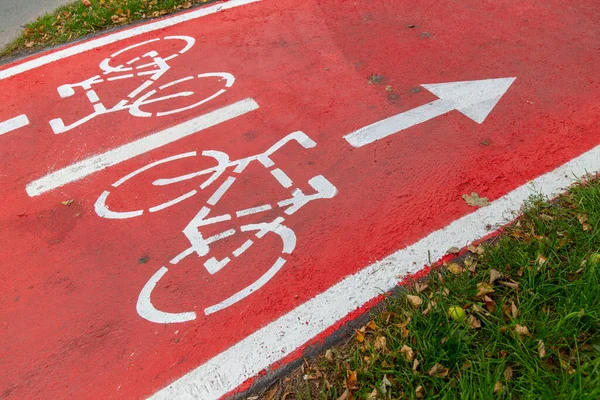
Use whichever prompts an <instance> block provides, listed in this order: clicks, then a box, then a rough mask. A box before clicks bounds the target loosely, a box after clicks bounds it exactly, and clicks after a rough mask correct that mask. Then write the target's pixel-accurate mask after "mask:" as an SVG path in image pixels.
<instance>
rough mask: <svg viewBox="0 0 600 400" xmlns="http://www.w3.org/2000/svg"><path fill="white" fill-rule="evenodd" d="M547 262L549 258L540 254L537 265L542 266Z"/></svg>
mask: <svg viewBox="0 0 600 400" xmlns="http://www.w3.org/2000/svg"><path fill="white" fill-rule="evenodd" d="M546 261H548V258H547V257H546V256H544V255H542V254H538V256H537V263H538V264H539V265H540V266H542V265H544V264H546Z"/></svg>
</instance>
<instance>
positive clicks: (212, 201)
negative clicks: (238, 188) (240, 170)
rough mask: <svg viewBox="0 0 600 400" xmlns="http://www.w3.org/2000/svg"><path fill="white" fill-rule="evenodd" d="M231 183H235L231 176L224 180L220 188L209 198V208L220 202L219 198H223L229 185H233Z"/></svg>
mask: <svg viewBox="0 0 600 400" xmlns="http://www.w3.org/2000/svg"><path fill="white" fill-rule="evenodd" d="M233 182H235V178H234V177H233V176H230V177H228V178H227V179H226V180H225V182H223V183H222V184H221V186H219V188H218V189H217V190H215V192H214V193H213V195H212V196H210V198H209V199H208V201H207V203H208V204H210V205H211V206H214V205H215V204H217V203H218V202H219V200H221V197H223V195H224V194H225V192H227V190H229V188H230V187H231V185H233Z"/></svg>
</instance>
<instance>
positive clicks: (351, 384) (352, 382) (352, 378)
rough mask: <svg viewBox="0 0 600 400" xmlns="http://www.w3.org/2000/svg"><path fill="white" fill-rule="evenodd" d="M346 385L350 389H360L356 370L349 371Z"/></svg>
mask: <svg viewBox="0 0 600 400" xmlns="http://www.w3.org/2000/svg"><path fill="white" fill-rule="evenodd" d="M346 387H347V388H348V389H350V390H356V389H358V386H357V377H356V371H348V376H347V377H346Z"/></svg>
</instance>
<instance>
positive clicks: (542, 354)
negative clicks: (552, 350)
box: [537, 340, 546, 358]
mask: <svg viewBox="0 0 600 400" xmlns="http://www.w3.org/2000/svg"><path fill="white" fill-rule="evenodd" d="M537 348H538V354H539V356H540V358H544V357H545V356H546V345H545V344H544V341H543V340H540V341H539V342H538V345H537Z"/></svg>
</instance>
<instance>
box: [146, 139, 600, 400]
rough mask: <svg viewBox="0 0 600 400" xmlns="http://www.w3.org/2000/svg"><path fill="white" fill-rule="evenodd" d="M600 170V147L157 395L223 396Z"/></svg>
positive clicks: (346, 283)
mask: <svg viewBox="0 0 600 400" xmlns="http://www.w3.org/2000/svg"><path fill="white" fill-rule="evenodd" d="M597 171H600V146H598V147H596V148H594V149H592V150H590V151H588V152H587V153H585V154H583V155H582V156H580V157H578V158H576V159H573V160H571V161H570V162H568V163H566V164H565V165H563V166H561V167H559V168H557V169H556V170H554V171H552V172H549V173H547V174H545V175H542V176H540V177H539V178H537V179H535V180H534V181H533V182H532V184H531V185H530V184H527V185H523V186H520V187H519V188H517V189H515V190H514V191H512V192H510V193H508V194H506V195H505V196H503V197H501V198H499V199H498V200H496V201H494V202H492V204H490V205H489V206H488V207H483V208H480V209H478V210H477V211H475V212H473V213H471V214H469V215H466V216H464V217H462V218H460V219H458V220H456V221H454V222H453V223H451V224H450V225H448V226H446V227H445V228H443V229H440V230H438V231H435V232H433V233H431V234H430V235H428V236H427V237H425V238H423V239H421V240H420V241H418V242H417V243H415V244H413V245H411V246H408V247H406V248H404V249H401V250H398V251H397V252H395V253H394V254H391V255H389V256H387V257H386V258H384V259H383V260H381V261H379V262H375V263H374V264H371V265H369V266H368V267H366V268H365V269H363V270H361V271H359V272H357V273H356V274H354V275H351V276H349V277H347V278H345V279H344V280H342V281H341V282H339V283H338V284H336V285H334V286H333V287H331V288H329V289H327V290H326V291H325V292H323V293H321V294H319V295H317V296H316V297H314V298H312V299H311V300H309V301H307V302H306V303H304V304H302V305H301V306H299V307H297V308H295V309H294V310H292V311H290V312H289V313H287V314H285V315H283V316H282V317H280V318H279V319H277V320H276V321H273V322H272V323H270V324H269V325H267V326H265V327H264V328H262V329H260V330H258V331H256V332H255V333H253V334H252V335H250V336H248V337H246V338H245V339H243V340H242V341H240V342H239V343H237V344H235V345H234V346H232V347H230V348H229V349H227V350H225V351H224V352H222V353H221V354H219V355H217V356H216V357H214V358H212V359H211V360H209V361H207V362H206V363H205V364H203V365H201V366H200V367H198V368H196V369H195V370H193V371H191V372H189V373H188V374H186V375H185V376H183V377H181V378H180V379H178V380H176V381H175V382H173V383H172V384H171V385H169V386H167V387H165V388H164V389H162V390H161V391H159V392H158V393H156V394H155V395H154V396H152V397H151V399H154V400H158V399H174V398H176V399H179V400H181V399H204V400H210V399H217V398H219V397H221V396H223V395H224V394H226V393H228V392H230V391H232V390H234V389H235V388H237V387H238V386H239V385H241V384H242V383H243V382H244V381H245V380H247V379H248V378H251V377H253V376H256V375H257V374H258V373H260V372H261V371H262V370H264V369H266V368H268V367H269V366H270V365H271V364H273V363H275V362H277V361H279V360H281V359H282V358H284V357H286V356H287V355H289V354H290V353H292V352H293V351H295V350H296V349H298V348H299V347H301V346H302V345H304V344H305V343H306V342H308V341H309V340H310V339H312V338H314V337H315V336H317V335H319V334H320V333H322V332H323V331H324V330H325V329H327V328H329V327H330V326H332V325H333V324H335V323H336V322H337V321H339V320H341V319H343V318H344V317H346V316H347V315H348V314H349V313H351V312H352V311H354V310H356V309H357V308H360V307H362V306H363V305H364V304H365V303H367V302H368V301H370V300H371V299H373V298H375V297H377V296H378V295H380V294H381V293H382V291H388V290H390V289H392V288H394V287H395V286H396V284H397V282H398V278H397V276H398V275H405V274H410V273H415V272H417V271H418V270H420V269H421V268H422V266H423V265H425V264H427V263H428V260H429V259H431V260H438V259H440V258H442V257H443V256H444V254H445V252H446V250H447V249H448V248H450V247H452V246H464V245H467V244H469V243H472V242H474V241H475V240H477V239H480V238H481V237H483V236H485V235H487V234H489V232H488V230H487V229H486V226H487V225H488V224H489V225H492V226H494V227H497V226H499V225H502V224H504V223H506V222H507V221H508V219H512V218H513V217H514V216H515V215H516V214H517V213H518V212H519V210H520V207H521V206H522V204H523V201H524V200H526V199H527V198H528V196H530V195H531V194H533V193H541V194H543V195H546V196H555V195H556V194H558V193H559V192H560V191H562V190H564V188H566V187H567V186H569V185H570V184H571V183H572V182H573V181H574V179H575V178H574V176H582V175H584V174H586V173H587V172H590V173H591V172H597Z"/></svg>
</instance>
